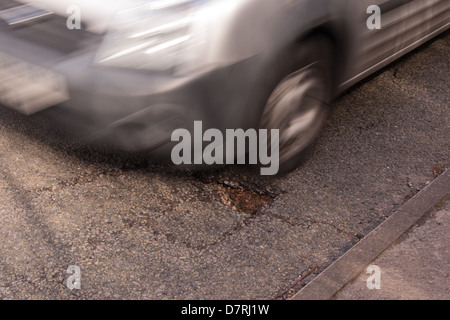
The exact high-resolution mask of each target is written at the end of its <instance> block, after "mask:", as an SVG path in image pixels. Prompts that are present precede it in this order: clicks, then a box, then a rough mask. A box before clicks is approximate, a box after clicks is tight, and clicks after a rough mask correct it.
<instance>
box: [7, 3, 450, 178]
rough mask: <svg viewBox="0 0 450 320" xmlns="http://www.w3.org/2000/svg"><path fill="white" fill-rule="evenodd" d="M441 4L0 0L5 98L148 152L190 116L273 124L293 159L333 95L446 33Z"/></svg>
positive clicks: (283, 155)
mask: <svg viewBox="0 0 450 320" xmlns="http://www.w3.org/2000/svg"><path fill="white" fill-rule="evenodd" d="M449 8H450V1H448V0H129V1H122V0H90V1H89V0H32V1H31V0H20V1H19V0H0V103H1V104H3V105H6V106H8V107H10V108H14V109H16V110H19V111H21V112H23V113H25V114H33V113H36V112H40V113H42V114H45V115H47V114H48V115H49V116H53V117H56V118H58V119H59V121H62V122H67V124H68V125H73V124H76V125H77V128H79V127H80V125H82V127H83V130H86V132H87V133H89V134H90V135H91V136H92V137H95V138H96V139H100V140H102V141H112V142H114V143H116V144H119V145H120V146H123V147H125V148H127V149H133V150H144V149H154V151H155V152H160V151H162V150H167V146H169V145H170V142H171V141H170V136H171V133H172V132H173V130H175V129H177V128H187V129H189V128H191V127H192V125H193V123H194V121H196V120H201V121H203V123H204V125H205V126H207V127H210V128H219V129H220V130H225V129H227V128H244V129H245V128H276V129H279V130H280V165H281V168H282V170H289V169H292V168H294V167H295V166H296V165H297V163H298V160H299V159H300V157H301V155H302V151H304V150H305V148H306V147H307V146H309V145H310V144H311V142H312V141H313V139H314V138H315V137H316V136H317V133H318V132H319V130H320V128H321V125H322V123H323V120H324V119H325V116H326V114H327V111H328V109H329V105H330V102H331V101H332V99H333V97H335V96H336V95H337V94H339V93H341V92H343V91H344V90H345V89H347V88H349V87H350V86H352V85H353V84H355V83H356V82H358V81H360V80H361V79H363V78H365V77H367V76H368V75H370V74H372V73H373V72H375V71H377V70H379V69H380V68H382V67H384V66H386V65H387V64H389V63H390V62H392V61H394V60H395V59H397V58H399V57H400V56H402V55H404V54H405V53H407V52H409V51H411V50H412V49H414V48H416V47H418V46H419V45H421V44H422V43H424V42H425V41H427V40H429V39H431V38H432V37H434V36H436V35H438V34H439V33H441V32H444V31H445V30H447V29H448V28H449V23H450V21H449V19H450V14H449ZM163 152H164V151H163Z"/></svg>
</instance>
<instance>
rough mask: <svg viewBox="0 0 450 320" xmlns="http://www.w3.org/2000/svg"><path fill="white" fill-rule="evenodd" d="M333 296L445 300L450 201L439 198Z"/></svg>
mask: <svg viewBox="0 0 450 320" xmlns="http://www.w3.org/2000/svg"><path fill="white" fill-rule="evenodd" d="M370 265H375V266H378V267H379V271H380V281H379V286H378V287H376V286H373V285H372V284H374V283H376V282H375V279H374V277H373V276H374V275H375V273H374V271H373V270H371V269H369V270H368V269H367V268H366V269H365V270H363V272H362V273H361V274H360V275H359V276H358V277H357V278H356V279H355V280H354V281H352V282H351V283H349V284H348V285H347V286H345V287H344V288H343V289H342V290H341V291H340V292H338V293H337V294H336V295H335V297H334V298H335V299H337V300H449V299H450V201H449V200H447V201H445V202H444V201H442V202H441V203H439V204H438V205H437V206H436V207H435V208H434V209H433V210H432V211H431V212H430V213H429V214H427V215H426V216H425V217H424V218H423V219H421V221H420V222H418V223H417V224H416V225H415V226H414V227H412V228H411V230H409V231H408V232H407V233H405V234H404V235H403V236H402V237H401V238H400V239H399V240H398V241H396V242H395V243H394V244H393V245H392V246H391V247H390V248H389V249H387V250H386V251H385V252H384V253H383V254H381V255H380V256H379V257H378V258H377V259H375V261H373V262H372V263H371V264H370Z"/></svg>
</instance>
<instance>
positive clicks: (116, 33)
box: [96, 0, 211, 73]
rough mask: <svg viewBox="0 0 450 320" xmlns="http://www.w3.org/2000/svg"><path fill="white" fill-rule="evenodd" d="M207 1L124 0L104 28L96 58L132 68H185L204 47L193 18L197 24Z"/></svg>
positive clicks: (202, 33)
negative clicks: (107, 29) (103, 37)
mask: <svg viewBox="0 0 450 320" xmlns="http://www.w3.org/2000/svg"><path fill="white" fill-rule="evenodd" d="M210 1H211V0H210ZM210 1H207V0H134V1H129V2H126V3H127V6H126V7H124V8H122V9H121V10H120V11H119V12H118V13H117V15H116V18H115V20H114V22H113V24H112V26H111V28H110V29H109V31H108V34H107V35H106V37H105V40H104V42H103V44H102V46H101V47H100V50H99V52H98V54H97V57H96V62H97V63H98V64H100V65H108V66H117V67H125V68H133V69H146V70H161V71H165V70H170V71H173V72H177V73H179V72H184V71H187V70H188V69H190V68H192V66H194V65H195V64H196V59H199V58H200V59H201V57H200V55H201V53H205V50H206V49H205V48H206V41H205V36H204V31H202V30H205V29H204V28H198V26H197V28H194V22H196V24H197V25H198V23H197V22H199V21H198V20H199V17H200V16H201V9H202V8H204V7H205V5H204V3H206V2H210ZM130 3H131V5H130ZM203 16H205V15H203ZM200 20H201V19H200Z"/></svg>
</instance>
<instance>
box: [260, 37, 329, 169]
mask: <svg viewBox="0 0 450 320" xmlns="http://www.w3.org/2000/svg"><path fill="white" fill-rule="evenodd" d="M277 60H278V61H279V62H278V63H276V64H277V65H278V66H277V67H276V70H277V71H276V74H277V76H276V78H277V80H275V81H274V82H275V83H276V85H275V88H274V89H273V91H272V93H271V94H270V97H269V98H268V100H267V102H266V105H265V107H264V110H263V112H262V116H261V120H260V128H262V129H268V130H269V132H270V130H271V129H278V130H279V138H280V139H279V155H280V157H279V165H280V170H279V173H281V174H285V173H288V172H290V171H292V170H294V169H295V168H297V167H298V165H299V164H300V162H301V160H302V159H303V158H304V155H305V153H306V150H307V149H308V147H309V146H311V145H312V143H313V142H314V140H315V138H316V137H317V136H318V134H319V132H320V130H321V128H322V125H323V123H324V121H325V119H326V117H327V114H328V112H329V109H330V107H329V105H330V102H331V99H332V96H333V93H334V72H333V70H334V67H335V65H334V60H335V59H334V45H333V42H332V41H331V40H330V39H329V38H328V37H326V36H322V35H316V36H312V37H309V38H307V39H305V40H304V41H302V42H301V43H299V44H296V45H295V46H294V48H291V49H290V50H288V53H287V54H285V55H282V57H280V58H279V59H277ZM269 145H270V139H269Z"/></svg>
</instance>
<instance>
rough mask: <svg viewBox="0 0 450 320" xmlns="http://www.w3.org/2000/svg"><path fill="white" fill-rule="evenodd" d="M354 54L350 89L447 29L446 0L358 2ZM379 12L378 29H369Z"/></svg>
mask: <svg viewBox="0 0 450 320" xmlns="http://www.w3.org/2000/svg"><path fill="white" fill-rule="evenodd" d="M358 2H359V6H358V9H357V10H359V13H360V18H359V19H358V20H357V28H358V36H357V37H358V40H357V46H358V48H357V49H356V50H357V52H358V53H357V54H356V57H357V58H356V59H355V62H354V64H353V67H352V72H351V76H350V80H348V81H347V84H349V85H351V84H353V83H355V82H356V81H358V80H360V79H361V78H363V77H365V76H367V75H368V74H370V73H372V72H375V71H376V70H378V69H380V68H381V67H383V66H385V65H386V64H388V63H390V62H392V61H393V60H395V59H396V58H398V57H399V56H400V55H402V54H404V53H406V52H408V51H409V50H411V49H413V48H414V47H415V46H417V45H419V44H420V43H421V42H423V41H424V40H426V39H427V38H428V37H429V36H430V35H432V34H433V33H437V32H438V31H443V29H445V28H448V25H449V8H450V1H448V0H363V1H358ZM373 5H375V6H377V7H378V8H379V10H380V12H379V13H380V17H379V19H380V20H379V22H380V26H379V27H380V28H379V29H370V28H369V26H374V25H375V24H374V22H376V21H375V20H374V19H375V15H376V14H377V12H376V11H371V10H368V8H369V7H371V6H373Z"/></svg>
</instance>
